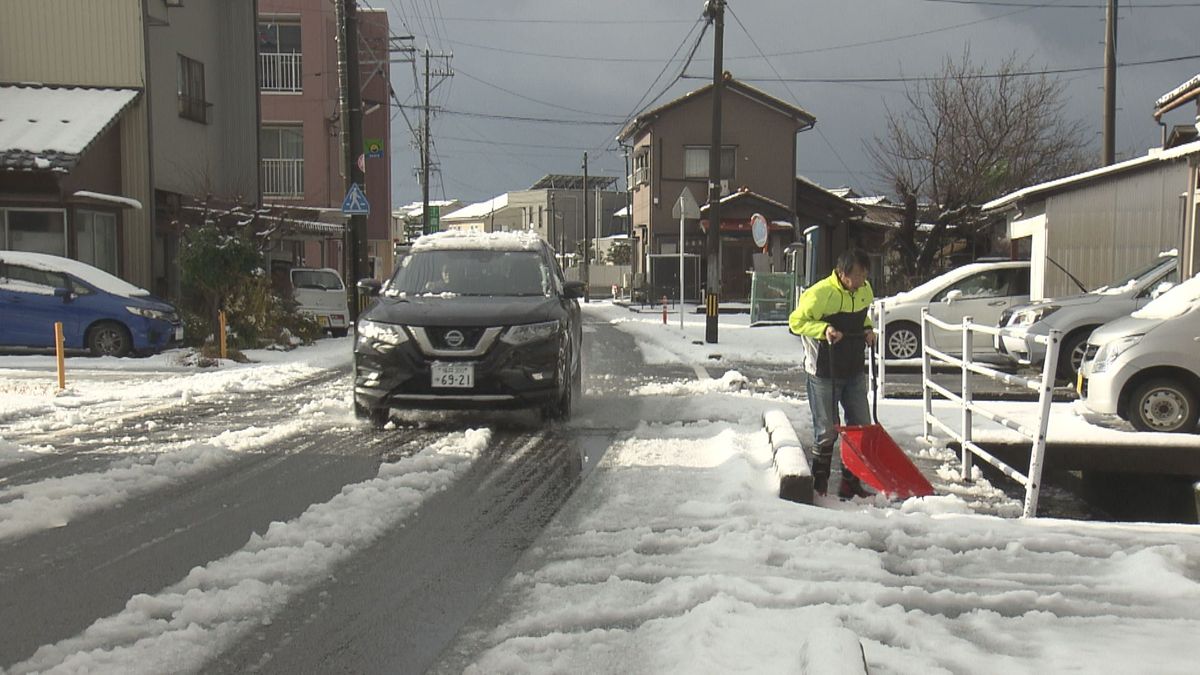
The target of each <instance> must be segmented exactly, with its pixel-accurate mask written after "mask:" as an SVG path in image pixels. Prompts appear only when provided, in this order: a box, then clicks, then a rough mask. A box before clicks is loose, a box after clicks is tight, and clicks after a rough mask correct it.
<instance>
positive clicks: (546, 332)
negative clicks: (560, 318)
mask: <svg viewBox="0 0 1200 675" xmlns="http://www.w3.org/2000/svg"><path fill="white" fill-rule="evenodd" d="M558 331H559V324H558V322H557V321H545V322H542V323H526V324H521V325H519V326H512V327H510V328H509V329H508V330H507V331H505V333H504V335H503V336H502V337H501V338H500V340H501V341H502V342H507V343H508V344H510V345H523V344H526V343H528V342H536V341H538V340H545V339H546V338H550V337H554V336H555V335H557V334H558Z"/></svg>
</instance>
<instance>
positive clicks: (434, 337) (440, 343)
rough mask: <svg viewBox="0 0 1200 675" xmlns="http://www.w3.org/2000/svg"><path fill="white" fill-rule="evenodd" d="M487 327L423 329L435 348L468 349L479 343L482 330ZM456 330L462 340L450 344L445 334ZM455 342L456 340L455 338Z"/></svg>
mask: <svg viewBox="0 0 1200 675" xmlns="http://www.w3.org/2000/svg"><path fill="white" fill-rule="evenodd" d="M485 330H487V328H478V327H471V328H460V327H454V326H451V327H430V328H426V329H425V334H426V335H428V336H429V342H430V344H432V345H433V346H434V347H436V348H437V349H461V350H464V351H469V350H471V349H474V348H475V345H477V344H479V339H480V338H481V337H483V331H485ZM455 331H457V332H458V333H459V334H461V335H462V336H463V340H462V342H458V343H457V344H452V342H451V341H450V340H447V336H448V335H450V334H451V333H453V332H455ZM455 342H457V340H455Z"/></svg>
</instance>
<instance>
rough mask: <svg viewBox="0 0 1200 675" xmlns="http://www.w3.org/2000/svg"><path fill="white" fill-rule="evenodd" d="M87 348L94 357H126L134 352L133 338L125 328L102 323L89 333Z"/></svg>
mask: <svg viewBox="0 0 1200 675" xmlns="http://www.w3.org/2000/svg"><path fill="white" fill-rule="evenodd" d="M87 347H88V351H90V352H91V354H92V356H125V355H127V354H128V353H129V352H131V351H133V338H132V337H131V336H130V335H129V329H128V328H126V327H125V326H122V325H121V324H119V323H117V322H115V321H101V322H100V323H98V324H96V325H95V326H92V328H91V329H90V330H89V331H88V335H87Z"/></svg>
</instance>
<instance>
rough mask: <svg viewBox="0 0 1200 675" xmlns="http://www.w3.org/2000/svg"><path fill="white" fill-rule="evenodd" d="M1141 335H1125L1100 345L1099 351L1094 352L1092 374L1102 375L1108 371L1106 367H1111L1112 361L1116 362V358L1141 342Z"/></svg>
mask: <svg viewBox="0 0 1200 675" xmlns="http://www.w3.org/2000/svg"><path fill="white" fill-rule="evenodd" d="M1143 335H1144V334H1143ZM1143 335H1127V336H1125V337H1123V338H1117V339H1116V340H1111V341H1109V342H1106V343H1104V344H1103V345H1101V346H1100V350H1099V351H1097V352H1096V358H1095V359H1093V360H1092V372H1093V373H1103V372H1104V371H1105V370H1108V367H1109V366H1110V365H1112V363H1113V361H1116V360H1117V357H1119V356H1121V354H1124V353H1125V352H1126V351H1128V350H1129V348H1130V347H1132V346H1134V345H1136V344H1137V343H1139V342H1141V341H1142V337H1143Z"/></svg>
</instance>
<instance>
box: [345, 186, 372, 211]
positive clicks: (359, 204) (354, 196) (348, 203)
mask: <svg viewBox="0 0 1200 675" xmlns="http://www.w3.org/2000/svg"><path fill="white" fill-rule="evenodd" d="M342 213H345V214H347V215H351V216H365V215H368V214H369V213H371V205H370V204H369V203H367V195H365V194H364V193H363V191H362V188H360V187H358V183H351V184H350V189H349V190H348V191H347V192H346V198H345V199H343V200H342Z"/></svg>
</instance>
